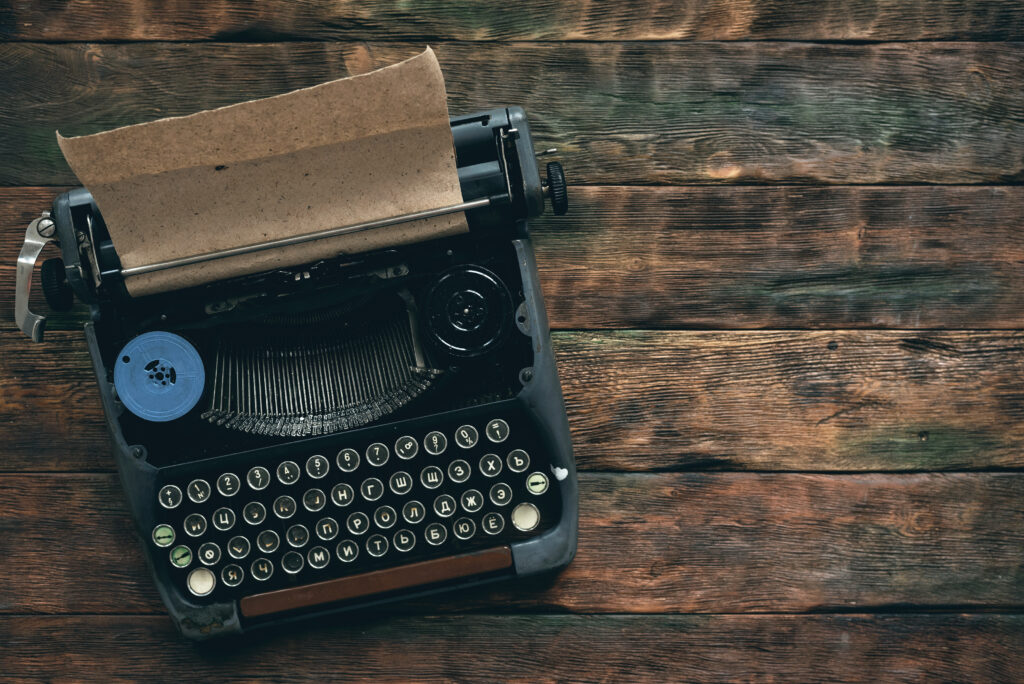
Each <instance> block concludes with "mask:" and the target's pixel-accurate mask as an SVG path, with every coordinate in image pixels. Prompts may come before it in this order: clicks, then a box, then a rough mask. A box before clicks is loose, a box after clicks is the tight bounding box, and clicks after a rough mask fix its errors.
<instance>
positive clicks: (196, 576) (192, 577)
mask: <svg viewBox="0 0 1024 684" xmlns="http://www.w3.org/2000/svg"><path fill="white" fill-rule="evenodd" d="M215 586H217V576H216V575H214V574H213V572H211V571H210V570H209V569H208V568H196V569H195V570H193V571H192V572H190V573H188V590H189V591H191V592H192V593H193V594H194V595H196V596H209V594H210V592H211V591H213V588H214V587H215Z"/></svg>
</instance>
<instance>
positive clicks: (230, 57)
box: [0, 42, 1024, 185]
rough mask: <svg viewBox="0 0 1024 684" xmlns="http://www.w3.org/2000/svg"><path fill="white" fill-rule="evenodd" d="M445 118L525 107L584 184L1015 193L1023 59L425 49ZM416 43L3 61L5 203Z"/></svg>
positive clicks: (979, 46) (793, 48) (121, 51)
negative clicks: (81, 161)
mask: <svg viewBox="0 0 1024 684" xmlns="http://www.w3.org/2000/svg"><path fill="white" fill-rule="evenodd" d="M435 48H436V50H437V53H438V57H439V59H440V61H441V64H442V68H443V69H444V72H445V77H446V80H447V84H448V92H449V105H450V108H451V110H452V111H454V112H467V111H471V110H475V109H477V108H481V107H489V106H494V105H501V104H521V105H523V106H525V107H526V109H527V111H528V112H530V113H531V121H532V123H533V126H534V133H535V136H534V139H535V141H536V143H537V144H538V146H540V147H549V146H554V147H558V148H559V149H560V150H561V154H562V156H563V157H564V159H565V161H566V166H567V169H568V176H569V180H570V182H572V183H582V184H600V183H606V184H680V183H775V182H785V183H853V184H875V183H944V184H955V183H1013V182H1019V181H1021V180H1024V156H1022V154H1021V149H1024V125H1022V124H1021V122H1022V121H1024V90H1022V89H1021V88H1020V82H1019V74H1020V73H1021V71H1022V70H1024V50H1021V48H1020V46H1019V45H1016V44H1000V43H940V44H934V43H906V44H879V45H832V44H830V45H813V44H790V43H740V44H733V43H695V44H687V43H673V42H657V43H610V44H604V43H548V44H533V43H525V44H490V43H473V44H466V43H441V44H437V45H435ZM421 49H422V44H421V43H356V44H353V43H298V42H296V43H278V44H223V43H203V44H181V43H175V44H169V43H139V44H61V45H49V44H32V43H8V44H4V45H2V46H0V62H2V63H3V64H4V65H5V71H4V72H3V73H2V75H0V91H2V92H4V93H7V94H8V96H7V97H5V98H4V99H3V100H2V101H0V185H55V184H67V183H73V182H74V179H73V177H72V175H71V174H70V172H69V170H68V169H67V167H66V165H65V163H64V161H63V160H62V158H61V156H60V154H59V151H58V150H57V146H56V143H55V139H54V135H53V132H54V130H55V129H58V128H59V129H60V130H61V131H62V132H63V133H65V134H83V133H90V132H95V131H99V130H104V129H107V128H111V127H115V126H119V125H124V124H129V123H138V122H141V121H147V120H153V119H156V118H159V117H161V116H169V115H175V114H188V113H192V112H194V111H197V110H199V109H204V108H209V107H215V106H219V105H225V104H230V103H234V102H238V101H241V100H246V99H250V98H254V97H263V96H269V95H274V94H277V93H281V92H285V91H287V90H291V89H294V88H298V87H303V86H308V85H312V84H314V83H317V82H321V81H324V80H327V79H330V78H335V77H339V76H345V75H349V74H352V73H362V72H365V71H368V70H369V69H372V68H374V67H378V66H383V65H386V64H391V63H394V62H396V61H398V60H400V59H402V58H405V57H408V56H410V55H412V54H414V53H415V52H417V51H419V50H421Z"/></svg>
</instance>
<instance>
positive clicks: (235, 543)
mask: <svg viewBox="0 0 1024 684" xmlns="http://www.w3.org/2000/svg"><path fill="white" fill-rule="evenodd" d="M249 548H250V546H249V540H248V539H246V538H245V537H243V536H241V535H239V536H237V537H232V538H231V541H229V542H228V555H229V556H231V557H232V558H234V559H235V560H242V559H243V558H245V557H246V556H248V555H249Z"/></svg>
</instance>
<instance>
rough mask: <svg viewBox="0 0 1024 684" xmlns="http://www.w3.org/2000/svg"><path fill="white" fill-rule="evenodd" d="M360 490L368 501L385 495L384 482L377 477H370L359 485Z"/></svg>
mask: <svg viewBox="0 0 1024 684" xmlns="http://www.w3.org/2000/svg"><path fill="white" fill-rule="evenodd" d="M359 492H360V493H361V494H362V495H363V498H364V499H366V500H367V501H376V500H377V499H379V498H380V497H381V496H383V495H384V483H383V482H381V481H380V480H378V479H377V478H375V477H368V478H366V479H365V480H363V484H361V485H359Z"/></svg>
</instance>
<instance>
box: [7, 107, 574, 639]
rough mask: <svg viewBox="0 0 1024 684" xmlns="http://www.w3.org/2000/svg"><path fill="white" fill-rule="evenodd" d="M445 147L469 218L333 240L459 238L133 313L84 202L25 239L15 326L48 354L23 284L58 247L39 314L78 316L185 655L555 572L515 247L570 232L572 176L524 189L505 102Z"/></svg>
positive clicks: (541, 381)
mask: <svg viewBox="0 0 1024 684" xmlns="http://www.w3.org/2000/svg"><path fill="white" fill-rule="evenodd" d="M451 130H452V136H453V139H454V144H455V149H456V163H457V167H458V173H459V181H460V184H461V189H462V195H463V200H464V201H463V203H462V204H459V205H456V206H450V207H442V208H439V209H437V210H434V211H431V212H426V213H420V214H411V215H403V216H393V217H382V218H381V220H379V221H374V222H373V223H372V224H362V225H356V226H342V227H339V228H338V229H337V230H335V231H329V233H330V234H332V235H333V234H340V233H342V232H346V231H357V230H364V229H368V228H372V227H374V226H383V225H389V224H394V223H399V222H406V221H410V220H414V219H417V218H423V217H425V216H435V215H441V214H444V213H450V212H457V211H465V212H466V216H467V219H468V222H469V225H470V231H469V232H468V233H465V234H463V235H460V236H456V237H450V238H441V239H436V240H432V241H429V242H425V243H419V244H414V245H411V246H404V247H400V248H394V249H383V250H380V251H376V252H371V253H365V254H360V255H357V256H352V255H348V256H344V257H340V258H337V259H334V260H323V261H318V262H316V263H310V264H306V265H303V266H299V267H295V268H289V269H284V270H275V271H271V272H263V273H258V274H255V275H249V276H243V277H237V278H233V279H229V280H224V281H220V282H215V283H211V284H207V285H202V286H197V287H191V288H188V289H184V290H178V291H174V292H169V293H163V294H155V295H149V296H145V297H132V296H130V295H129V294H128V292H127V290H126V288H125V284H124V277H126V275H128V274H126V271H127V269H122V268H121V265H120V262H119V259H118V255H117V253H116V251H115V249H114V245H113V244H112V241H111V239H110V237H109V234H108V232H107V228H106V225H105V224H104V220H103V217H102V216H101V215H100V212H99V210H98V208H97V206H96V204H95V203H94V202H93V200H92V196H91V195H90V193H89V192H88V191H87V190H86V189H84V188H79V189H75V190H71V191H70V192H66V193H64V194H62V195H60V196H59V197H57V198H56V199H55V200H54V203H53V208H52V212H47V213H45V214H44V215H43V216H42V217H40V218H39V219H37V220H35V221H33V222H32V224H31V225H30V226H29V227H28V231H27V233H26V236H25V245H24V247H23V249H22V252H21V255H20V257H19V260H18V268H17V298H16V318H17V322H18V324H19V326H20V327H21V329H22V330H23V331H24V332H25V333H26V334H27V335H29V336H30V337H31V338H32V339H33V340H36V341H39V340H41V339H42V336H43V330H44V325H45V318H44V317H43V316H40V315H37V314H34V313H32V312H30V311H29V304H28V303H29V289H30V285H31V282H32V278H33V272H34V266H35V261H36V259H37V257H38V255H39V254H40V251H41V250H42V248H43V246H44V245H45V244H46V243H48V242H49V241H51V240H52V241H54V242H56V243H57V244H58V245H59V247H60V250H61V255H62V256H61V258H54V259H49V260H47V261H45V262H44V263H43V264H42V265H41V268H40V276H41V282H42V289H43V292H44V294H45V298H46V301H47V304H48V306H49V307H50V308H51V309H53V310H66V309H68V308H70V307H71V306H72V304H73V299H74V296H77V297H78V299H80V300H81V301H83V302H85V303H86V304H88V305H89V307H90V312H91V316H90V321H89V322H88V323H87V324H86V325H85V337H86V341H87V344H88V348H89V352H90V354H91V357H92V362H93V367H94V370H95V373H96V377H97V379H98V382H99V388H100V395H101V397H102V402H103V407H104V410H105V413H106V418H107V423H108V425H109V429H110V433H111V435H112V437H113V444H114V451H115V455H116V458H117V463H118V469H119V471H120V475H121V479H122V483H123V485H124V489H125V491H126V493H127V498H128V502H129V505H130V509H131V512H132V515H133V516H134V519H135V522H136V524H137V528H138V532H139V534H140V535H141V536H142V538H143V541H144V546H145V550H146V555H147V557H148V560H149V562H150V565H151V567H152V572H153V575H154V577H155V579H156V583H157V587H158V588H159V591H160V594H161V596H162V597H163V600H164V602H165V603H166V604H167V607H168V609H169V611H170V614H171V615H172V617H173V619H174V621H175V622H176V623H177V625H178V626H179V628H180V629H181V631H182V633H183V634H185V635H186V636H188V637H190V638H194V639H206V638H209V637H214V636H218V635H227V634H239V633H243V632H249V631H250V630H253V629H258V628H262V627H266V626H270V625H280V624H282V623H283V622H287V621H291V620H294V619H297V618H300V617H307V616H311V615H317V614H325V613H329V612H333V611H339V610H351V609H356V608H365V607H367V606H371V605H375V604H378V603H382V602H387V601H395V600H399V599H403V598H408V597H411V596H416V595H423V594H428V593H433V592H438V591H443V590H449V589H452V588H455V587H466V586H470V585H476V584H481V583H485V582H491V581H495V580H499V579H502V578H508V577H515V576H519V577H523V576H527V575H534V574H537V573H542V572H545V571H550V570H553V569H556V568H559V567H562V566H564V565H566V564H567V563H568V562H569V561H570V560H571V559H572V557H573V555H574V553H575V549H576V525H577V503H576V496H577V494H576V474H575V469H574V465H573V457H572V446H571V444H570V440H569V431H568V425H567V421H566V414H565V408H564V404H563V399H562V394H561V389H560V387H559V382H558V377H557V374H556V369H555V362H554V358H553V356H552V351H551V343H550V337H549V333H548V325H547V320H546V317H545V312H544V305H543V302H542V298H541V292H540V286H539V283H538V279H537V272H536V266H535V263H534V257H533V253H532V250H531V246H530V241H529V239H528V234H527V219H528V218H529V217H532V216H536V215H538V214H540V213H542V212H543V210H544V205H545V202H546V201H549V202H550V203H551V205H552V208H553V210H554V213H556V214H562V213H565V211H566V209H567V206H568V204H567V196H566V186H565V178H564V175H563V172H562V169H561V167H560V165H559V164H558V163H556V162H552V163H548V164H547V165H546V176H547V177H546V179H542V178H541V175H540V171H539V169H538V162H537V156H536V154H535V152H534V148H533V142H532V140H531V138H530V129H529V126H528V122H527V120H526V117H525V114H524V112H523V110H522V109H520V108H518V107H508V108H500V109H494V110H490V111H484V112H480V113H476V114H472V115H469V116H461V117H455V118H452V119H451ZM313 237H323V235H315V236H313ZM304 239H310V238H309V236H303V237H301V238H296V240H304ZM266 247H273V245H264V246H262V247H261V248H266ZM218 256H220V255H217V254H212V255H205V256H204V257H203V258H211V259H212V258H217V257H218ZM174 265H175V264H173V263H171V264H166V263H165V264H156V265H153V266H152V267H146V268H150V269H151V270H155V269H158V268H169V267H173V266H174ZM134 270H135V271H139V270H145V269H134Z"/></svg>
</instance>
